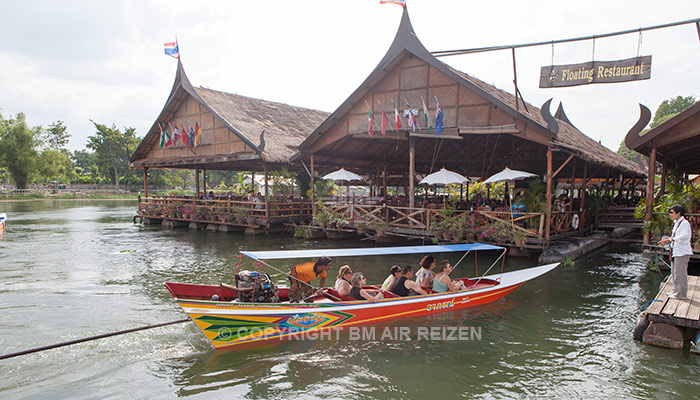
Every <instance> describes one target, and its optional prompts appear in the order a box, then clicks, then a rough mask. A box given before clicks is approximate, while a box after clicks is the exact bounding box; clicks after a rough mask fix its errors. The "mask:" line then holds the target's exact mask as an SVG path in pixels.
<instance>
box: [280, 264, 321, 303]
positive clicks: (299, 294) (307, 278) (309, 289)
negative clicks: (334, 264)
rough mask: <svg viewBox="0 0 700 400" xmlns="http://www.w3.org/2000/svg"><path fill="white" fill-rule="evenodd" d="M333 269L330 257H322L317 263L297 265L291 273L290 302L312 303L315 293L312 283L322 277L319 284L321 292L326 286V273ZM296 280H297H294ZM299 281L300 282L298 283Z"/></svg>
mask: <svg viewBox="0 0 700 400" xmlns="http://www.w3.org/2000/svg"><path fill="white" fill-rule="evenodd" d="M330 267H331V258H330V257H326V256H323V257H320V258H319V259H318V261H316V262H315V263H314V262H313V261H309V262H305V263H301V264H298V265H295V266H294V267H293V268H292V270H291V271H289V276H290V278H289V282H290V284H289V302H290V303H298V302H299V301H301V300H302V299H304V300H305V301H307V302H311V299H310V298H309V297H310V296H311V295H312V294H313V293H314V288H313V286H311V284H310V283H311V281H313V280H314V279H316V278H317V277H319V276H320V277H321V280H320V282H319V285H318V286H319V290H321V288H322V287H323V285H325V284H326V271H328V270H329V269H330ZM294 278H296V279H294ZM297 279H298V280H299V281H301V282H304V283H300V282H299V281H297Z"/></svg>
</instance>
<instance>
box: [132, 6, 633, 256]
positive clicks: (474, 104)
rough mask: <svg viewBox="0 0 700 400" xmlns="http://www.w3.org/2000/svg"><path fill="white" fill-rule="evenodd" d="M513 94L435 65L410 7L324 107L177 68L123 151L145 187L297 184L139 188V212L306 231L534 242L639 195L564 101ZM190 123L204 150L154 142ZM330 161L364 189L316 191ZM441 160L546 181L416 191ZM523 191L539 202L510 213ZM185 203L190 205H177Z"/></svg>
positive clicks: (588, 224)
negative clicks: (224, 179)
mask: <svg viewBox="0 0 700 400" xmlns="http://www.w3.org/2000/svg"><path fill="white" fill-rule="evenodd" d="M515 93H516V95H513V94H510V93H508V92H506V91H503V90H501V89H498V88H496V87H494V86H492V85H489V84H487V83H485V82H483V81H481V80H479V79H477V78H475V77H473V76H470V75H468V74H466V73H464V72H461V71H457V70H455V69H454V68H452V67H450V66H449V65H447V64H445V63H443V62H441V61H439V60H438V59H437V58H436V57H435V56H434V55H433V54H431V53H430V52H429V51H428V50H427V49H426V48H425V47H424V46H423V45H422V44H421V42H420V41H419V39H418V37H417V36H416V34H415V32H414V30H413V27H412V26H411V22H410V19H409V16H408V12H407V11H406V10H404V12H403V15H402V19H401V23H400V26H399V29H398V32H397V33H396V37H395V38H394V41H393V43H392V45H391V47H390V48H389V50H388V51H387V53H386V55H385V56H384V58H383V59H382V60H381V61H380V62H379V64H378V65H377V67H376V68H375V69H374V71H373V72H372V73H371V74H370V75H369V76H368V77H367V79H366V80H365V81H364V82H363V83H362V84H361V85H360V86H359V87H358V88H357V89H356V90H355V91H354V92H353V93H352V94H351V95H350V96H349V97H348V98H347V99H346V100H345V101H344V102H343V103H342V104H341V105H340V106H339V107H338V108H337V109H336V110H335V111H333V112H332V113H330V115H329V114H327V113H324V112H320V111H315V110H307V109H303V108H300V107H292V106H287V105H283V104H279V103H271V102H266V101H262V100H255V99H249V98H245V97H242V96H237V95H232V94H228V93H223V92H217V91H213V90H209V89H202V88H193V87H192V85H191V84H190V83H189V80H188V79H187V77H186V75H185V73H184V69H183V67H182V64H181V63H178V72H177V76H176V79H175V83H174V85H173V90H172V92H171V94H170V97H169V99H168V101H167V103H166V106H165V107H164V110H163V112H162V113H161V115H159V116H158V118H157V119H156V122H155V123H154V124H153V127H152V128H151V130H150V131H149V132H148V134H147V135H146V137H145V138H144V140H143V142H142V143H141V146H140V147H139V148H138V150H137V151H136V153H135V154H134V156H133V157H132V159H131V164H130V166H131V168H143V169H144V191H145V190H146V186H145V184H146V179H147V171H148V169H149V168H189V169H194V170H195V176H196V177H199V171H200V170H217V169H218V170H238V171H251V170H253V171H255V170H257V171H260V170H262V172H263V173H264V174H265V176H266V177H267V174H268V173H269V171H271V170H273V169H274V168H281V167H286V168H289V169H291V170H295V171H299V177H300V181H305V182H301V184H300V187H301V188H302V190H301V196H300V197H298V198H297V199H295V200H289V199H279V198H277V197H275V196H274V194H273V193H270V192H269V191H268V190H266V191H265V192H266V193H265V197H264V199H263V201H262V204H256V203H255V202H252V201H245V199H235V198H230V196H229V198H226V199H214V200H211V199H202V198H201V197H202V195H201V193H202V191H200V189H199V188H200V182H199V179H197V198H193V199H184V200H183V199H180V198H169V197H161V196H149V195H148V194H147V193H146V194H145V196H144V197H143V198H142V199H141V201H140V202H139V211H138V215H137V218H141V219H143V220H148V221H151V222H160V221H163V222H165V223H169V224H170V223H172V224H176V225H177V224H181V225H183V224H188V225H190V226H192V224H193V223H194V226H200V225H201V226H206V227H208V228H209V229H220V228H221V229H222V230H230V229H229V228H230V227H242V228H246V229H247V231H248V232H261V231H263V230H265V229H271V228H272V227H274V226H275V225H279V224H286V223H290V222H294V223H299V222H300V221H304V222H311V221H314V223H313V224H312V225H307V228H308V229H309V233H310V234H313V233H321V234H326V235H328V236H334V237H338V236H340V237H342V236H348V235H350V236H354V235H365V236H367V237H370V238H372V239H376V240H393V241H397V240H406V239H423V240H425V239H429V240H433V241H435V240H439V241H443V240H445V241H475V240H479V241H491V242H498V243H503V244H508V243H510V244H518V245H519V246H520V247H532V248H535V249H542V248H543V247H546V246H548V244H549V243H550V241H551V240H556V239H558V238H564V237H567V236H573V235H580V234H585V233H587V232H589V231H590V230H592V229H593V228H595V227H596V225H597V224H598V223H600V222H601V218H600V216H599V215H598V214H599V212H598V211H597V209H600V208H602V207H600V205H601V204H600V203H601V202H603V203H605V204H604V205H605V208H607V209H608V211H607V212H608V215H614V214H615V213H614V212H611V210H614V209H615V208H614V205H620V206H623V205H630V204H633V203H634V202H635V201H636V200H635V199H636V196H637V195H639V194H643V191H639V188H640V187H642V188H643V187H644V186H643V185H644V183H645V182H646V174H645V171H644V169H643V168H642V167H641V166H640V165H638V164H636V163H634V162H632V161H629V160H627V159H625V158H623V157H621V156H619V155H617V154H615V153H613V152H612V151H610V150H608V149H607V148H605V147H604V146H602V145H601V144H600V143H598V142H596V141H595V140H593V139H591V138H590V137H588V136H586V135H585V134H583V133H582V132H580V131H579V130H578V129H577V128H576V127H575V126H574V125H573V124H572V123H571V122H570V121H569V120H568V118H567V117H566V115H565V113H564V110H563V107H562V106H561V105H559V108H558V110H557V111H556V112H555V113H554V115H552V114H551V113H550V102H549V101H548V102H546V103H545V104H544V105H543V106H542V108H541V109H540V108H537V107H535V106H533V105H532V104H529V103H527V102H525V101H524V100H523V98H522V95H521V94H520V93H519V91H518V90H517V86H516V90H515ZM171 121H174V122H172V127H170V125H171ZM197 122H199V125H200V126H201V129H202V130H203V133H202V134H201V136H200V137H201V138H202V139H200V140H201V141H200V143H199V145H197V146H192V147H190V146H187V145H186V144H185V145H177V146H174V147H167V146H165V147H163V148H161V147H160V146H159V141H160V143H162V142H163V141H164V140H163V139H162V138H164V137H167V136H166V135H164V133H168V132H169V131H168V130H167V129H168V128H169V127H170V131H172V130H173V129H175V130H178V129H179V130H181V131H182V130H184V131H187V128H184V125H187V126H190V125H191V124H194V125H195V128H196V126H197V125H196V124H197ZM183 124H184V125H183ZM178 127H180V128H178ZM195 135H196V129H195ZM180 137H182V136H180ZM202 143H204V144H202ZM338 168H345V169H348V170H350V171H353V172H355V173H358V174H360V175H361V176H363V178H364V180H365V182H364V184H365V185H367V186H369V190H368V193H369V195H365V196H354V197H350V196H348V197H344V198H343V197H334V198H319V196H318V195H317V193H316V186H317V185H316V184H315V183H316V181H317V180H318V179H319V177H321V176H323V175H324V174H326V173H328V172H331V171H333V170H336V169H338ZM441 168H445V169H447V170H450V171H453V172H457V173H459V174H461V175H463V176H465V177H469V178H470V179H471V180H472V181H483V180H485V179H486V178H488V177H489V176H492V175H493V174H495V173H497V172H499V171H501V170H504V169H505V168H510V169H513V170H522V171H527V172H528V173H531V174H534V175H537V176H538V177H539V178H535V180H536V179H541V183H540V189H541V190H540V191H538V192H536V193H535V191H534V189H532V188H531V187H529V186H528V184H527V182H526V181H516V180H506V184H505V187H506V189H505V190H504V189H500V191H499V192H498V195H496V193H495V190H493V189H491V188H490V187H489V188H487V189H486V192H485V195H483V194H482V193H479V194H478V195H476V194H474V193H471V196H470V193H469V187H468V186H466V185H462V186H457V188H458V192H457V193H458V195H457V193H454V192H453V195H452V196H451V198H452V200H451V201H450V205H449V206H448V205H447V201H446V199H445V196H444V195H443V196H436V195H434V193H433V195H431V188H430V187H419V185H418V182H419V181H420V179H421V178H424V177H425V176H427V175H429V174H431V173H433V172H436V171H438V170H440V169H441ZM307 182H308V183H307ZM307 184H308V186H307ZM486 186H488V185H486ZM204 187H205V189H204V192H206V183H204ZM306 187H309V188H310V190H309V191H308V192H309V196H308V197H306V196H304V195H305V194H306V193H307V190H306ZM266 188H267V185H266ZM528 191H530V195H531V197H532V198H534V199H535V200H537V201H535V203H536V204H535V206H531V207H530V208H529V209H527V210H525V209H524V208H516V207H514V205H515V204H516V203H517V202H518V201H521V200H522V199H523V198H525V197H526V195H527V192H528ZM512 193H513V194H516V199H513V198H512V196H511V194H512ZM518 194H520V199H518V198H517V195H518ZM557 194H558V195H559V196H556V195H557ZM557 197H559V198H557ZM183 205H184V206H187V205H189V206H190V208H187V207H185V208H184V210H189V211H192V208H195V209H197V212H196V213H193V212H190V213H183V212H182V210H183ZM256 207H259V208H256ZM515 210H517V212H516V211H515ZM629 210H630V208H629V207H627V208H624V210H623V211H621V212H622V213H623V214H625V215H629V214H630V211H629ZM193 214H194V216H193Z"/></svg>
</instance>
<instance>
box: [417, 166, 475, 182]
mask: <svg viewBox="0 0 700 400" xmlns="http://www.w3.org/2000/svg"><path fill="white" fill-rule="evenodd" d="M464 182H469V178H467V177H466V176H462V175H460V174H458V173H456V172H452V171H449V170H446V169H445V168H442V169H441V170H440V171H438V172H433V173H432V174H430V175H428V176H426V177H425V178H423V180H422V181H420V182H419V184H421V185H423V184H425V185H449V184H450V183H459V184H461V183H464Z"/></svg>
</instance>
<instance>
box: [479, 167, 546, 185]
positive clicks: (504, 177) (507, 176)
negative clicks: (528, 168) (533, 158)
mask: <svg viewBox="0 0 700 400" xmlns="http://www.w3.org/2000/svg"><path fill="white" fill-rule="evenodd" d="M533 176H537V175H536V174H531V173H529V172H525V171H518V170H515V169H510V168H508V167H506V168H505V169H504V170H503V171H501V172H499V173H497V174H495V175H491V176H490V177H489V178H488V179H486V180H485V181H484V183H496V182H503V181H516V180H518V179H526V178H532V177H533Z"/></svg>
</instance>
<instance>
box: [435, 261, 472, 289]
mask: <svg viewBox="0 0 700 400" xmlns="http://www.w3.org/2000/svg"><path fill="white" fill-rule="evenodd" d="M437 271H438V273H437V274H435V281H434V282H433V291H435V292H438V293H445V292H459V291H460V290H465V289H466V288H465V287H464V282H462V281H453V280H452V279H450V276H449V275H450V272H452V265H450V262H449V261H448V260H442V261H441V262H440V266H439V267H437Z"/></svg>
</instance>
